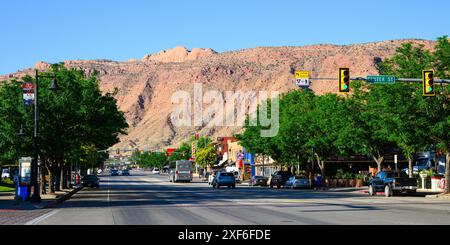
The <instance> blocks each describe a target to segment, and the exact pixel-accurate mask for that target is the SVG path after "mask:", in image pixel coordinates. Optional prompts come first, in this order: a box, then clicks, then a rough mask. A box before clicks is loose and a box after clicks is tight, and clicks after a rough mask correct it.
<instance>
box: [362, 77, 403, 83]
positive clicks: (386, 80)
mask: <svg viewBox="0 0 450 245" xmlns="http://www.w3.org/2000/svg"><path fill="white" fill-rule="evenodd" d="M395 81H397V78H395V76H389V75H382V76H367V82H369V83H376V84H394V83H395Z"/></svg>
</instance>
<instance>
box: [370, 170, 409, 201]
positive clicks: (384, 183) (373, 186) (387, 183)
mask: <svg viewBox="0 0 450 245" xmlns="http://www.w3.org/2000/svg"><path fill="white" fill-rule="evenodd" d="M399 175H400V176H399V177H395V174H394V172H388V171H382V172H379V173H378V174H377V175H376V176H375V178H373V179H371V180H370V183H369V195H371V196H374V195H376V193H377V192H381V191H384V195H385V196H386V197H390V196H394V195H396V194H398V193H405V192H407V193H415V192H417V178H409V177H408V176H407V175H406V174H405V173H404V172H401V173H399Z"/></svg>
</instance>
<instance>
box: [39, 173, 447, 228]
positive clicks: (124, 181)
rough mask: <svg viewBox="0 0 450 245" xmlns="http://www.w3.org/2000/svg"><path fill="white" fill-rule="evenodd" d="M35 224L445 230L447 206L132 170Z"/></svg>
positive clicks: (410, 199) (107, 178) (105, 180)
mask: <svg viewBox="0 0 450 245" xmlns="http://www.w3.org/2000/svg"><path fill="white" fill-rule="evenodd" d="M101 180H102V182H101V188H100V189H99V190H97V189H84V190H82V191H81V192H79V193H78V194H76V195H74V196H73V197H72V199H71V200H69V201H67V202H66V203H64V204H62V205H61V206H59V207H58V208H56V209H55V210H54V211H52V212H51V213H49V214H46V215H45V216H43V217H42V218H39V219H37V220H36V221H35V222H34V224H37V225H58V224H67V225H96V224H98V225H141V224H142V225H144V224H149V225H253V224H256V225H311V224H312V225H322V224H323V225H330V224H352V225H355V224H363V225H372V224H387V225H398V224H406V225H421V224H450V202H449V201H446V200H434V199H427V198H424V197H408V196H402V197H392V198H385V197H383V196H376V197H369V196H367V195H364V194H361V193H350V192H313V191H305V190H288V189H280V190H277V189H268V188H254V187H247V186H238V187H237V188H236V189H227V188H223V189H220V190H217V189H213V188H211V187H209V186H208V185H207V184H206V183H191V184H186V183H177V184H174V183H169V181H168V177H167V176H164V175H162V176H159V175H152V174H150V173H146V172H132V176H129V177H128V176H114V177H112V176H102V177H101Z"/></svg>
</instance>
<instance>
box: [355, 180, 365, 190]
mask: <svg viewBox="0 0 450 245" xmlns="http://www.w3.org/2000/svg"><path fill="white" fill-rule="evenodd" d="M363 184H364V183H363V180H362V179H357V180H356V182H355V187H358V188H359V187H363V186H364V185H363Z"/></svg>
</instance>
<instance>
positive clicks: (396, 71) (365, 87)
mask: <svg viewBox="0 0 450 245" xmlns="http://www.w3.org/2000/svg"><path fill="white" fill-rule="evenodd" d="M377 66H378V69H379V71H380V74H382V75H394V76H396V77H406V78H422V71H423V70H426V69H434V70H435V72H436V75H437V76H438V77H441V78H449V77H450V42H449V39H448V38H447V37H446V36H445V37H441V38H439V39H438V40H437V45H436V46H435V49H434V51H428V50H425V49H424V47H423V46H414V45H413V44H411V43H408V44H404V45H402V46H401V47H399V48H398V49H397V51H396V53H395V54H394V55H393V57H391V58H389V59H386V60H384V61H381V62H378V63H377ZM351 88H352V93H351V94H349V95H345V96H341V95H337V94H326V95H323V96H317V95H315V94H314V93H313V92H311V91H309V90H298V91H293V92H291V93H288V94H284V95H282V97H281V98H280V130H279V134H278V135H277V136H276V137H273V138H264V137H261V135H260V131H261V129H265V128H262V127H261V126H260V125H259V126H257V127H252V126H248V119H247V123H246V124H247V126H245V131H244V132H243V133H242V134H240V135H238V138H239V139H240V141H241V144H242V145H243V146H244V147H246V149H247V150H249V151H251V152H253V153H257V154H261V155H264V156H270V157H271V158H273V159H274V160H276V161H277V162H279V163H283V164H285V165H288V166H289V165H290V166H297V165H304V164H307V163H309V164H311V160H314V161H315V162H317V163H318V165H319V167H320V169H321V170H322V173H325V167H326V165H325V161H326V160H327V159H328V158H329V157H334V156H343V157H345V156H348V157H349V156H353V155H367V156H370V157H371V158H373V160H374V161H375V162H376V163H377V164H378V167H379V168H378V169H381V166H382V164H383V161H384V158H383V156H384V155H386V154H388V153H389V152H390V150H392V149H393V148H400V149H401V150H402V151H403V153H404V155H405V157H406V158H407V159H408V161H409V175H411V176H412V165H413V162H414V159H415V156H416V154H417V153H419V152H421V151H422V150H423V149H424V148H427V147H430V146H431V147H434V148H435V149H436V150H437V151H439V152H442V153H443V154H445V155H446V159H447V160H446V171H447V172H446V179H447V188H446V191H447V192H448V191H449V189H448V184H449V182H450V166H449V165H450V108H449V106H450V105H449V92H450V91H449V90H450V88H449V86H447V85H441V86H437V85H436V93H437V94H436V96H435V97H424V96H423V94H422V92H423V90H422V85H421V84H419V83H399V82H397V83H395V84H392V85H388V84H369V83H365V82H362V81H357V82H352V84H351ZM267 104H268V106H269V110H270V103H267ZM258 115H259V113H258ZM258 121H259V120H258ZM313 154H314V157H312V156H313ZM312 158H314V159H312ZM307 169H311V167H309V168H307Z"/></svg>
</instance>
